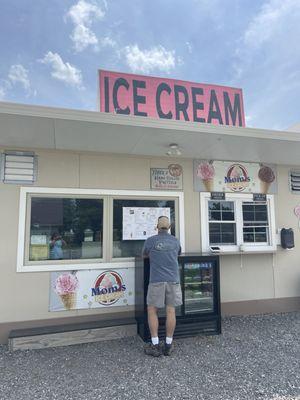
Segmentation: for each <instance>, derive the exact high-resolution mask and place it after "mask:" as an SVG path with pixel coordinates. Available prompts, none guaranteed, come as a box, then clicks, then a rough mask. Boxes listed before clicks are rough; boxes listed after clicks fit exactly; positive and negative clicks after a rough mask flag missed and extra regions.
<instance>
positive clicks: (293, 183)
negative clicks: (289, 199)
mask: <svg viewBox="0 0 300 400" xmlns="http://www.w3.org/2000/svg"><path fill="white" fill-rule="evenodd" d="M290 189H291V192H292V193H297V194H300V171H290Z"/></svg>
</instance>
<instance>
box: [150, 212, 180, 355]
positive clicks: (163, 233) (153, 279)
mask: <svg viewBox="0 0 300 400" xmlns="http://www.w3.org/2000/svg"><path fill="white" fill-rule="evenodd" d="M169 229H170V221H169V218H168V217H165V216H162V217H159V218H158V221H157V230H158V234H157V235H154V236H151V237H149V238H148V239H147V240H146V241H145V244H144V248H143V256H144V257H149V259H150V279H149V286H148V294H147V310H148V324H149V328H150V333H151V342H152V343H151V344H150V345H149V346H148V347H146V348H145V353H146V354H148V355H151V356H154V357H159V356H160V355H161V354H162V348H161V346H160V344H159V338H158V317H157V309H158V308H164V307H166V314H167V318H166V342H165V346H164V349H163V352H164V355H167V356H168V355H170V354H171V351H172V341H173V333H174V331H175V326H176V315H175V307H176V306H180V305H181V304H182V293H181V287H180V278H179V267H178V255H179V254H180V253H181V247H180V243H179V240H178V239H177V238H176V237H174V236H172V235H171V234H169Z"/></svg>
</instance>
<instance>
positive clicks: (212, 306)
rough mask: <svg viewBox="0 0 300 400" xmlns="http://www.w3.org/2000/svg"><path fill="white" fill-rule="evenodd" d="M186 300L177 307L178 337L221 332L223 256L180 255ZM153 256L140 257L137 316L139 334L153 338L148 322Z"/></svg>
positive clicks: (161, 329)
mask: <svg viewBox="0 0 300 400" xmlns="http://www.w3.org/2000/svg"><path fill="white" fill-rule="evenodd" d="M178 264H179V271H180V280H181V287H182V295H183V304H182V306H180V307H176V318H177V324H176V330H175V333H174V337H175V338H178V337H188V336H194V335H198V334H206V335H215V334H219V333H221V310H220V274H219V256H217V255H205V254H182V255H180V256H179V257H178ZM149 268H150V267H149V259H148V258H145V259H142V258H136V268H135V317H136V321H137V326H138V334H139V335H140V336H141V338H142V339H143V340H144V341H147V340H149V339H150V332H149V328H148V322H147V304H146V297H147V288H148V282H149ZM158 316H159V331H158V334H159V336H160V337H164V336H165V326H164V324H165V318H164V317H165V311H164V310H159V313H158Z"/></svg>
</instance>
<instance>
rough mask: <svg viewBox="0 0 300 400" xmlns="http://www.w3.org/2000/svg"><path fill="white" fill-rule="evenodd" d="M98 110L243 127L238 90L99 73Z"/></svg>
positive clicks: (239, 91) (163, 79)
mask: <svg viewBox="0 0 300 400" xmlns="http://www.w3.org/2000/svg"><path fill="white" fill-rule="evenodd" d="M99 84H100V111H101V112H106V113H115V114H125V115H137V116H142V117H150V118H161V119H175V120H181V121H192V122H203V123H209V124H215V125H234V126H245V116H244V106H243V94H242V89H236V88H232V87H227V86H217V85H207V84H203V83H192V82H185V81H178V80H174V79H165V78H155V77H150V76H141V75H133V74H123V73H119V72H110V71H103V70H100V71H99Z"/></svg>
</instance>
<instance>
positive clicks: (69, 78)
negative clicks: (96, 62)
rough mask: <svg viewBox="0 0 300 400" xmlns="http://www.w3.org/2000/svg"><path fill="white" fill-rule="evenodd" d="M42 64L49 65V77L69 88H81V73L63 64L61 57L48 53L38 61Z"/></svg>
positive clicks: (66, 63) (69, 65)
mask: <svg viewBox="0 0 300 400" xmlns="http://www.w3.org/2000/svg"><path fill="white" fill-rule="evenodd" d="M39 61H40V62H41V63H43V64H47V65H50V66H51V68H52V71H51V76H52V77H53V78H55V79H57V80H59V81H62V82H64V83H66V84H68V85H70V86H74V87H77V88H78V89H81V88H82V75H81V71H80V70H79V69H78V68H76V67H74V65H71V64H70V63H68V62H63V60H62V58H61V56H60V55H59V54H57V53H52V51H48V53H47V54H45V57H44V58H43V59H41V60H39Z"/></svg>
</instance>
